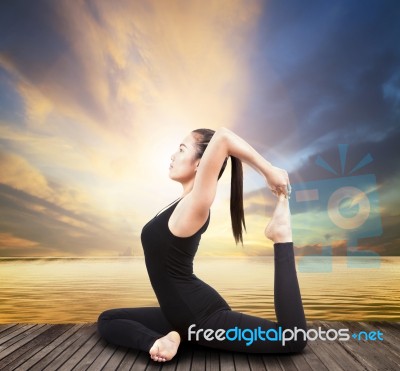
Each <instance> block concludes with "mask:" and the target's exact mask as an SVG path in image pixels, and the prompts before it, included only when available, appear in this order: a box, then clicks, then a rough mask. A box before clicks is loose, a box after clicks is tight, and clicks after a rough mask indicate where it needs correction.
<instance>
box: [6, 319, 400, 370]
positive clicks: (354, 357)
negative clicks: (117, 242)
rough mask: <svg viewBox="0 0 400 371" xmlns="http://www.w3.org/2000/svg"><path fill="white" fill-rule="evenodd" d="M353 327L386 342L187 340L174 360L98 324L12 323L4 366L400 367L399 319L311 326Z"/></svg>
mask: <svg viewBox="0 0 400 371" xmlns="http://www.w3.org/2000/svg"><path fill="white" fill-rule="evenodd" d="M318 326H321V327H322V328H323V329H324V330H325V331H327V330H329V329H335V330H337V329H340V328H349V329H350V331H351V333H350V335H351V334H352V333H359V332H360V331H366V332H370V331H378V330H380V331H381V332H382V333H383V337H384V340H383V341H371V340H369V341H368V340H360V341H359V340H357V339H350V340H349V341H339V340H335V341H330V340H326V341H323V340H320V339H318V340H315V341H310V340H309V341H308V345H307V347H306V348H305V349H304V350H303V351H302V352H301V353H298V354H282V355H281V354H260V355H258V354H245V353H235V352H227V351H219V350H217V349H212V348H206V347H200V346H196V345H190V344H182V346H181V347H180V349H179V351H178V354H177V356H176V357H174V359H173V360H172V361H170V362H166V363H158V362H154V361H152V360H151V359H150V357H149V355H148V353H147V352H139V351H135V350H132V349H127V348H123V347H116V346H113V345H111V344H107V343H106V342H105V341H104V340H102V339H100V337H99V335H98V333H97V331H96V329H97V328H96V324H93V323H92V324H80V325H72V324H70V325H49V324H47V325H45V324H41V325H34V324H19V325H17V324H6V325H2V326H1V327H0V331H1V332H0V344H1V345H0V355H1V356H0V364H1V369H2V371H8V370H14V369H21V370H25V369H29V370H31V371H38V370H44V369H46V370H48V371H50V370H54V369H60V370H70V369H72V368H74V367H75V369H76V370H86V369H88V370H100V369H102V370H104V371H111V370H113V371H114V370H119V371H121V370H122V371H125V370H126V371H128V370H135V371H136V370H137V371H140V370H146V371H182V370H185V371H187V370H192V371H199V370H211V371H216V370H220V371H227V370H232V371H233V370H240V371H247V370H249V371H250V370H251V371H264V370H268V371H269V370H274V371H284V370H286V371H289V370H302V371H303V370H309V371H327V370H329V371H331V370H348V369H351V370H378V369H387V370H391V369H400V342H399V338H400V324H399V323H398V322H385V321H369V322H350V321H343V322H338V321H315V322H313V323H312V325H311V326H310V327H309V328H317V327H318Z"/></svg>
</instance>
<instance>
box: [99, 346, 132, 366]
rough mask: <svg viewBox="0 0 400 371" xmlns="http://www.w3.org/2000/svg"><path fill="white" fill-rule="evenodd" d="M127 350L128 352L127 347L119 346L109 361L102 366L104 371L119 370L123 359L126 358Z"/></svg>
mask: <svg viewBox="0 0 400 371" xmlns="http://www.w3.org/2000/svg"><path fill="white" fill-rule="evenodd" d="M127 352H128V349H127V348H124V347H117V349H116V350H115V352H114V353H113V355H112V356H111V357H110V358H109V359H108V361H107V362H106V364H105V365H104V367H103V368H102V371H114V370H119V369H120V368H119V367H120V365H121V363H122V360H123V359H124V357H125V355H126V353H127Z"/></svg>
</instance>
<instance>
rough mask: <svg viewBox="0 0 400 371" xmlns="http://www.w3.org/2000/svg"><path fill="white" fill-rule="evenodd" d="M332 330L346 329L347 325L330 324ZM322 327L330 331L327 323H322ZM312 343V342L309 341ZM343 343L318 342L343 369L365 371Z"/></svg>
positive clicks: (340, 323) (339, 323)
mask: <svg viewBox="0 0 400 371" xmlns="http://www.w3.org/2000/svg"><path fill="white" fill-rule="evenodd" d="M330 323H331V325H332V328H335V329H336V330H339V329H341V328H346V325H345V324H343V323H342V322H330ZM320 326H321V328H322V329H323V330H324V331H328V330H329V329H330V327H329V326H328V323H327V322H326V321H321V322H320ZM309 343H310V341H309ZM341 343H342V341H340V340H335V341H330V340H327V341H323V340H318V344H319V347H320V349H321V351H324V352H326V353H327V354H329V355H330V357H332V358H333V359H334V360H335V362H336V363H337V364H338V365H339V366H340V367H341V368H342V369H343V370H346V369H352V370H364V369H365V368H364V366H363V365H362V364H360V363H359V362H358V361H357V360H355V359H354V357H353V356H352V355H351V354H349V352H348V351H347V350H346V348H344V347H343V346H342V344H341Z"/></svg>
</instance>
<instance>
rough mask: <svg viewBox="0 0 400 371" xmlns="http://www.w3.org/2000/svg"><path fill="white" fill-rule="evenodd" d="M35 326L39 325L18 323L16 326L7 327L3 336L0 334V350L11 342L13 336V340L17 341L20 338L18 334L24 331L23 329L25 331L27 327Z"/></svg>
mask: <svg viewBox="0 0 400 371" xmlns="http://www.w3.org/2000/svg"><path fill="white" fill-rule="evenodd" d="M37 326H39V327H40V325H33V324H31V325H19V326H17V327H16V328H14V327H12V328H9V329H7V330H6V334H4V336H2V337H1V338H0V351H2V350H4V349H5V348H6V347H7V345H10V344H12V341H11V339H14V338H15V341H14V342H17V341H18V340H19V339H20V338H21V336H19V335H21V334H22V333H24V332H25V331H27V330H29V329H32V328H34V327H37ZM42 326H43V325H42ZM18 336H19V338H17V337H18Z"/></svg>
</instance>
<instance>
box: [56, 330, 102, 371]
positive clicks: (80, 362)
mask: <svg viewBox="0 0 400 371" xmlns="http://www.w3.org/2000/svg"><path fill="white" fill-rule="evenodd" d="M91 328H92V330H93V332H92V335H91V336H90V337H89V338H87V339H86V341H85V342H84V343H83V344H82V345H81V346H80V348H79V349H78V350H77V351H76V352H75V353H73V354H72V356H70V357H69V358H68V360H67V361H66V362H65V363H64V364H63V365H62V366H61V367H60V368H59V370H60V371H70V370H72V369H74V370H84V369H85V367H87V366H89V365H90V363H91V362H93V360H94V359H96V356H97V355H98V354H99V353H100V352H101V347H96V348H95V345H96V344H97V343H98V342H99V336H98V334H97V328H96V326H95V325H91ZM79 340H80V339H78V341H79ZM93 348H95V349H94V350H93V352H92V353H91V352H90V351H91V350H92V349H93Z"/></svg>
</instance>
